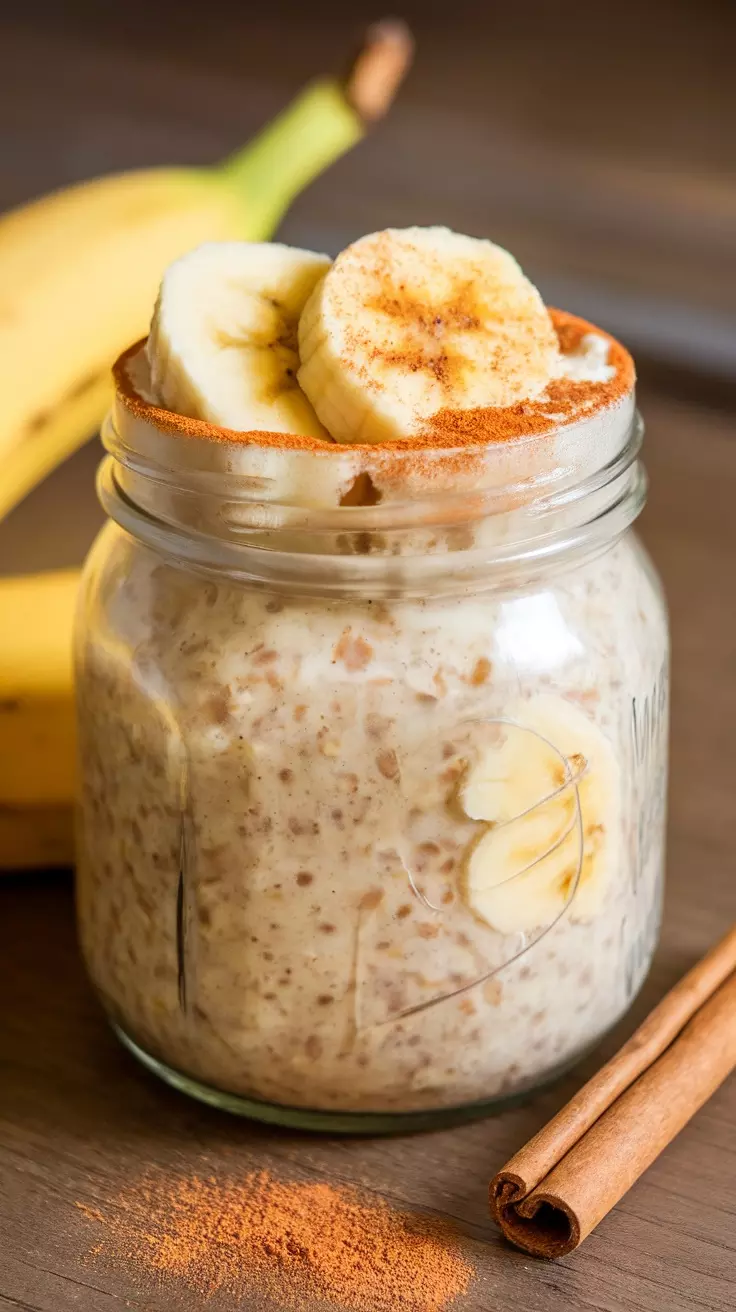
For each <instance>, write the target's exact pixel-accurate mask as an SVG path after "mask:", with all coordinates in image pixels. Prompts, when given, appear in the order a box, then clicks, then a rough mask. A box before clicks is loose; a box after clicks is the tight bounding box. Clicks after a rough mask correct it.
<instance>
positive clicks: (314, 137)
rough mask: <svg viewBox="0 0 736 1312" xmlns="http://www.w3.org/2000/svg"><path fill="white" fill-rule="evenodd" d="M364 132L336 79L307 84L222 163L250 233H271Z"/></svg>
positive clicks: (258, 235)
mask: <svg viewBox="0 0 736 1312" xmlns="http://www.w3.org/2000/svg"><path fill="white" fill-rule="evenodd" d="M364 132H365V127H364V124H363V120H362V119H361V118H360V116H359V115H358V114H357V113H356V111H355V110H354V109H352V107H351V106H350V105H349V104H348V102H347V100H346V98H345V93H344V91H343V89H342V87H341V86H340V84H339V83H338V82H336V81H334V80H324V81H319V82H314V83H312V84H311V85H310V86H308V87H306V88H305V90H304V91H303V92H302V93H301V95H300V96H297V98H296V100H295V101H294V102H293V103H292V104H291V105H288V106H287V108H286V109H285V110H284V111H283V112H282V113H281V114H279V115H278V117H277V118H275V119H274V121H273V122H272V123H269V125H268V127H266V128H264V130H263V131H262V132H260V133H259V135H258V136H257V137H256V138H255V140H254V141H251V142H249V143H248V145H247V146H244V147H243V148H242V150H239V151H237V153H236V154H235V155H232V156H231V157H230V158H229V159H227V160H225V162H224V164H222V165H221V168H222V171H223V173H224V175H225V177H226V179H227V180H228V181H229V182H230V183H231V184H232V185H233V187H235V188H236V189H237V190H238V191H240V192H241V193H242V196H243V200H244V203H245V204H246V206H247V211H248V236H249V237H251V238H255V239H256V240H258V239H259V238H263V237H267V236H270V234H271V233H272V232H273V230H274V228H275V227H276V225H277V224H278V222H279V220H280V218H281V216H282V215H283V214H284V212H285V210H287V209H288V207H289V205H290V204H291V202H292V200H293V199H294V197H295V196H296V195H297V194H298V192H300V191H302V190H303V188H304V187H306V185H307V183H309V182H311V181H312V179H313V178H315V177H316V176H317V174H318V173H320V172H321V171H322V170H323V169H325V168H326V167H327V165H328V164H331V163H332V162H333V161H334V160H336V159H338V158H339V157H340V155H343V154H344V153H345V152H346V151H348V150H350V148H351V146H354V145H355V143H356V142H357V141H359V140H360V138H361V137H362V136H363V134H364Z"/></svg>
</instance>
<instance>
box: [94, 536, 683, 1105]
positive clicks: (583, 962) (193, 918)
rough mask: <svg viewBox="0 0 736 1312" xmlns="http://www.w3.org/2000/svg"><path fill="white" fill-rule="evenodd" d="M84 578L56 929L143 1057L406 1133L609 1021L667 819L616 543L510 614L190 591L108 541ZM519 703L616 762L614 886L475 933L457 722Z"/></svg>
mask: <svg viewBox="0 0 736 1312" xmlns="http://www.w3.org/2000/svg"><path fill="white" fill-rule="evenodd" d="M112 535H114V536H115V538H116V539H119V540H118V541H116V542H115V544H114V546H115V550H114V553H111V543H110V540H109V539H110V537H111V536H112ZM105 557H106V558H107V560H108V561H109V560H110V559H112V558H114V562H115V563H114V570H112V568H111V567H110V566H109V565H108V566H107V567H106V566H105V565H104V564H103V565H102V568H103V570H104V569H107V572H108V573H111V572H112V574H113V578H112V581H111V582H108V583H107V584H105V586H106V587H109V588H110V589H111V590H110V595H109V598H108V603H107V621H106V623H104V624H102V625H101V626H100V627H99V629H98V631H97V632H96V633H94V634H93V635H91V636H90V637H89V638H88V639H87V641H86V642H85V643H84V646H83V649H82V652H81V657H80V658H81V662H82V671H83V673H82V678H83V688H84V695H83V698H82V701H81V749H82V759H83V761H84V790H83V798H82V813H83V828H82V835H83V845H82V855H81V860H80V876H79V903H80V921H81V929H82V939H83V947H84V952H85V956H86V959H87V962H88V966H89V969H90V971H91V974H92V977H93V979H94V981H95V983H96V985H97V987H98V989H99V991H100V993H101V995H102V998H103V999H104V1002H105V1005H106V1007H107V1008H108V1010H109V1012H110V1013H111V1015H112V1016H113V1018H114V1019H115V1020H116V1021H117V1022H118V1023H119V1024H120V1025H121V1026H122V1028H123V1029H124V1030H125V1031H126V1032H127V1033H128V1034H129V1035H130V1036H131V1037H132V1038H133V1039H134V1040H135V1041H136V1042H137V1043H138V1044H139V1045H140V1046H142V1047H143V1048H144V1049H145V1050H147V1051H148V1052H150V1053H152V1054H153V1055H155V1056H157V1057H158V1058H161V1059H163V1061H165V1062H166V1063H168V1064H170V1065H171V1066H173V1067H174V1068H176V1069H178V1070H180V1071H183V1072H186V1073H188V1074H190V1075H193V1076H194V1077H196V1078H199V1079H200V1080H201V1081H203V1082H204V1083H206V1084H208V1085H211V1086H214V1087H216V1088H218V1089H222V1090H226V1091H230V1092H233V1093H238V1094H242V1095H245V1096H247V1097H252V1098H256V1099H265V1100H269V1101H274V1102H277V1103H284V1104H289V1105H293V1106H300V1107H311V1108H319V1109H334V1110H368V1109H370V1110H374V1111H409V1110H414V1109H421V1108H436V1107H445V1106H452V1105H454V1104H461V1103H464V1102H471V1101H473V1100H476V1099H485V1098H493V1097H495V1096H498V1095H503V1094H507V1093H512V1092H515V1091H517V1090H519V1089H523V1088H524V1087H525V1086H527V1085H530V1084H534V1083H536V1082H538V1081H539V1080H540V1079H542V1078H544V1077H545V1076H546V1075H548V1074H551V1073H552V1072H553V1071H554V1070H555V1069H556V1068H558V1067H560V1066H561V1065H563V1064H564V1063H567V1062H570V1061H571V1060H573V1059H574V1058H575V1057H576V1056H577V1055H578V1054H580V1053H581V1052H582V1051H583V1050H584V1049H585V1048H586V1047H587V1046H588V1045H590V1044H591V1043H592V1042H594V1041H595V1039H596V1038H597V1037H598V1036H599V1035H600V1034H601V1033H602V1032H603V1031H605V1029H606V1028H607V1027H608V1026H609V1025H611V1024H613V1022H614V1021H615V1020H616V1019H617V1017H619V1016H620V1015H621V1013H622V1012H623V1011H624V1010H625V1008H626V1007H627V1005H628V1003H629V1002H630V1000H631V998H632V996H633V994H634V993H635V991H636V989H637V988H638V986H639V984H640V982H641V980H642V977H643V974H644V973H645V971H646V968H647V965H648V961H649V957H650V953H651V951H652V948H653V944H654V940H655V938H656V933H657V926H658V917H659V896H660V893H659V889H660V871H661V857H662V828H663V818H664V774H665V762H664V752H665V743H664V732H665V729H664V725H665V714H664V710H665V697H666V688H665V680H666V673H665V672H664V669H663V662H664V661H665V656H666V633H665V618H664V613H663V609H662V604H661V600H660V596H659V592H658V586H657V584H656V582H655V581H654V580H653V578H652V577H651V574H650V571H649V569H648V567H647V565H646V563H645V562H644V561H643V559H642V554H641V553H640V550H639V548H638V546H637V544H636V541H635V539H634V538H633V537H632V536H631V535H629V536H627V537H626V538H625V539H623V540H622V541H620V542H619V543H618V544H617V545H615V546H614V547H612V548H611V549H610V550H609V551H608V552H607V553H606V554H605V555H604V556H603V557H598V558H596V559H594V560H591V561H589V562H588V563H587V564H583V565H581V566H578V567H577V568H574V569H570V570H568V572H566V573H563V574H560V575H559V576H557V577H554V578H550V579H548V580H546V581H544V582H542V583H540V584H539V585H538V587H537V588H536V590H533V591H530V592H527V593H522V594H521V595H513V594H511V595H508V596H505V597H504V596H500V597H499V596H493V597H490V596H488V595H486V596H475V597H471V596H465V597H461V598H460V597H453V598H447V599H443V600H437V601H431V600H427V601H406V602H401V601H388V602H387V601H382V602H376V603H373V604H372V603H370V602H360V603H359V602H355V603H354V602H349V601H336V602H329V601H326V600H324V599H315V600H309V599H307V598H290V597H288V596H287V595H276V594H268V593H263V592H252V591H247V590H245V589H243V588H241V587H238V586H236V585H234V584H232V583H227V582H225V581H219V580H218V581H206V580H205V579H203V578H201V577H197V576H196V575H193V574H191V573H187V572H185V571H184V570H177V569H175V568H174V567H173V566H170V565H165V564H163V563H162V562H161V560H160V559H159V558H158V557H156V556H154V555H153V554H152V553H150V552H149V551H147V550H144V549H142V548H140V547H138V546H132V545H130V544H128V543H125V542H124V541H123V539H122V535H120V534H119V531H118V530H117V529H116V528H108V529H107V530H106V534H105V535H103V540H102V541H101V542H100V543H99V544H98V546H97V548H96V555H95V556H93V560H92V562H91V567H90V574H89V577H90V578H91V579H92V580H94V578H95V573H96V561H97V562H100V561H101V560H102V559H103V558H105ZM121 633H122V634H125V635H126V644H127V645H124V644H122V643H121V642H120V640H119V637H118V635H119V634H121ZM540 694H543V695H545V696H549V695H553V696H554V697H555V698H562V699H565V700H566V701H567V702H568V703H569V704H570V705H571V706H572V707H573V708H574V710H577V711H579V712H580V711H582V712H583V713H584V714H585V715H586V717H588V718H589V719H590V720H591V721H592V722H593V723H594V725H595V726H597V727H598V728H599V729H600V731H602V733H603V734H604V735H605V737H606V738H607V739H608V741H609V742H610V743H611V744H612V746H613V750H614V752H615V756H616V759H617V760H618V762H619V766H620V788H621V793H620V807H619V810H618V812H617V817H618V819H617V823H618V826H619V833H618V841H617V842H616V844H615V848H614V852H615V868H614V869H612V870H610V871H608V872H607V876H606V879H605V883H604V887H603V890H602V892H601V894H600V897H599V899H598V904H597V905H596V906H595V907H594V913H593V914H592V915H589V914H585V915H583V917H582V918H581V917H580V916H579V915H578V914H577V913H576V900H577V899H576V897H573V898H572V901H571V902H569V903H568V904H567V905H566V906H564V905H563V906H562V909H561V914H560V915H559V918H558V919H557V920H556V923H554V924H542V925H541V926H537V927H536V928H534V929H532V930H529V931H524V930H522V931H518V930H517V931H515V932H511V933H500V932H499V931H498V930H496V929H494V928H491V927H490V926H489V925H488V924H487V923H484V922H483V920H482V919H481V918H480V917H479V916H478V915H477V914H475V913H474V911H473V909H472V908H471V907H470V906H469V905H468V903H467V900H466V896H465V891H464V890H465V884H464V868H465V866H466V863H467V858H468V852H469V851H470V850H472V844H473V842H474V841H475V839H476V837H477V833H478V830H479V828H480V829H482V826H479V825H478V824H477V823H476V822H473V821H471V820H469V819H468V817H467V816H466V815H464V814H463V812H462V810H461V809H460V808H459V807H458V806H457V787H458V780H459V779H461V778H462V775H463V771H464V769H465V768H466V766H467V761H468V759H469V757H472V753H473V747H474V743H476V742H477V741H478V740H479V738H482V736H483V733H484V732H485V729H484V727H483V725H480V726H478V725H476V724H474V723H473V722H474V721H478V720H481V721H482V720H485V719H487V718H491V719H492V718H494V717H504V716H505V715H507V714H508V711H509V706H510V705H513V706H514V707H515V708H516V714H517V716H518V718H519V720H520V721H523V710H521V711H520V710H519V709H518V708H519V707H522V708H523V705H524V703H525V702H527V701H528V702H530V703H532V702H533V701H534V699H536V698H538V697H539V695H540ZM468 722H470V724H468ZM180 870H181V872H182V877H181V880H180ZM412 885H413V886H412ZM579 891H580V893H581V894H582V884H581V889H580V890H579ZM581 905H582V906H583V908H584V909H585V903H584V901H583V900H582V897H581ZM555 914H557V912H556V913H555ZM522 919H523V917H522ZM548 919H549V917H548ZM535 939H536V940H537V941H535Z"/></svg>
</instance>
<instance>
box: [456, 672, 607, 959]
mask: <svg viewBox="0 0 736 1312" xmlns="http://www.w3.org/2000/svg"><path fill="white" fill-rule="evenodd" d="M458 800H459V803H460V806H461V808H462V810H463V811H464V813H465V814H466V815H467V816H468V818H469V819H471V820H477V821H480V822H482V824H483V826H484V828H483V829H482V831H481V834H480V836H479V837H478V838H477V839H476V840H475V842H474V843H473V845H472V847H471V850H470V853H469V855H468V859H467V861H466V868H465V882H464V894H465V899H466V901H467V903H468V905H469V906H470V908H471V910H472V911H473V912H474V913H475V915H476V916H478V917H479V919H480V920H482V921H483V922H485V924H488V925H490V926H491V927H492V928H493V929H496V930H498V931H499V933H502V934H515V933H519V932H533V931H535V930H543V929H546V928H548V927H549V926H551V925H552V924H553V923H554V921H555V920H557V919H558V917H559V916H561V915H562V913H563V912H564V911H565V910H566V908H567V907H568V905H569V907H570V914H571V916H572V917H573V919H575V920H589V919H592V917H594V916H595V915H596V913H597V912H598V910H599V909H600V907H601V905H602V903H603V900H604V898H605V896H606V892H607V889H608V888H609V885H610V876H611V874H612V872H614V871H615V869H616V861H617V855H618V844H619V833H620V781H619V771H618V766H617V762H616V756H615V752H614V750H613V746H612V744H611V743H610V742H609V741H608V739H607V738H606V737H604V735H603V734H602V732H601V730H600V729H599V728H598V727H597V726H596V725H594V724H593V723H592V722H591V721H590V720H589V719H588V718H587V717H586V716H585V715H583V714H582V712H581V711H579V710H578V709H577V708H576V707H574V706H572V705H571V704H570V703H569V702H566V701H564V700H563V699H562V698H560V697H554V696H552V695H550V694H544V695H539V696H537V697H535V698H532V699H531V700H530V701H527V702H523V703H521V704H520V705H519V706H518V707H516V708H513V707H512V708H511V713H510V715H509V718H508V720H506V721H503V722H501V723H500V724H499V725H498V735H497V738H496V740H495V741H494V742H492V743H491V744H490V745H488V746H486V748H485V749H484V751H483V752H482V754H481V755H480V759H479V760H477V761H476V762H474V763H473V764H472V766H471V767H470V768H469V769H468V771H467V774H466V775H465V778H464V779H463V781H462V783H461V787H460V790H459V794H458Z"/></svg>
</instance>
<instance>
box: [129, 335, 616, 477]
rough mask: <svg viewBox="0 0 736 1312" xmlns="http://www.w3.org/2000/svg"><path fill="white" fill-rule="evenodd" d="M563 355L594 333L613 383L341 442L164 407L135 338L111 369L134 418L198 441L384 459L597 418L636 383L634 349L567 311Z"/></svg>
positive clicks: (559, 387) (551, 391)
mask: <svg viewBox="0 0 736 1312" xmlns="http://www.w3.org/2000/svg"><path fill="white" fill-rule="evenodd" d="M549 314H550V318H551V320H552V324H553V327H554V329H555V331H556V333H557V337H558V340H559V343H560V349H561V351H562V353H563V355H567V354H570V353H571V352H573V351H575V350H576V349H577V347H578V346H579V344H580V342H581V341H582V339H583V337H585V336H586V335H587V334H588V333H596V334H597V335H598V336H599V337H602V338H603V339H604V341H606V342H607V343H608V362H609V364H610V365H611V366H612V367H613V369H614V374H613V377H612V378H611V379H610V381H609V382H607V383H591V382H579V381H575V380H573V379H565V378H561V379H556V380H553V381H552V382H550V383H549V384H548V386H547V388H546V389H545V392H544V393H543V395H542V397H540V398H538V399H537V400H533V401H521V402H518V403H517V404H516V405H511V406H487V407H482V408H480V409H475V410H440V411H439V412H438V413H437V414H436V415H433V416H432V417H431V418H430V419H429V420H428V422H427V424H426V425H425V428H424V431H423V432H421V433H419V434H416V435H415V436H413V437H406V438H400V439H397V440H396V441H393V442H381V443H379V444H377V445H373V444H370V443H340V442H328V441H324V440H323V439H321V438H317V437H310V436H306V435H304V434H300V433H271V432H263V431H261V430H253V431H249V432H240V431H237V430H235V429H230V428H219V427H218V426H217V425H216V424H211V423H208V422H207V421H205V420H203V419H190V418H188V417H187V416H186V415H177V414H174V413H173V412H172V411H170V410H164V409H163V408H162V407H161V406H156V405H153V404H152V403H151V402H148V401H145V400H143V398H142V397H141V396H140V395H139V394H138V392H137V391H136V390H135V388H134V387H133V385H132V383H131V381H130V378H129V375H128V363H129V361H130V360H131V358H132V357H133V356H135V355H136V354H137V353H138V352H139V351H140V350H141V348H142V346H143V345H144V341H143V340H142V341H139V342H136V343H134V345H133V346H131V347H129V349H128V350H127V351H124V352H123V354H122V355H121V356H120V357H119V359H118V360H117V361H116V363H115V366H114V368H113V375H114V379H115V386H116V391H117V397H118V401H119V403H120V404H121V405H122V406H123V407H124V409H125V410H127V411H128V412H129V413H130V414H131V415H133V417H134V418H136V419H142V420H145V421H147V422H148V423H151V424H153V425H154V426H155V427H156V428H158V429H159V430H160V431H162V432H164V433H168V434H170V435H172V436H180V437H188V438H196V439H198V440H200V441H208V442H221V443H228V444H232V445H236V446H261V447H271V448H274V447H275V448H277V449H279V450H285V451H316V452H320V453H321V454H324V455H329V454H333V453H337V454H343V455H344V454H345V453H346V452H351V451H352V452H362V453H363V454H364V455H365V454H369V455H370V456H372V457H373V458H376V457H378V458H380V457H381V456H383V455H388V454H389V453H391V452H407V453H409V452H419V451H432V450H441V449H445V450H446V449H453V448H455V449H457V448H462V447H470V446H474V447H478V446H484V445H488V444H491V443H498V442H507V441H512V440H514V439H518V438H523V437H533V436H538V435H541V434H544V433H546V432H549V431H551V430H553V429H557V428H560V427H563V426H564V425H565V424H571V423H575V422H576V421H579V420H582V419H588V418H590V416H591V415H593V414H595V413H596V412H598V411H600V410H604V409H606V408H607V407H609V406H612V405H614V404H615V403H616V402H617V401H620V400H623V398H624V397H625V396H626V395H627V394H628V393H629V392H630V391H631V389H632V387H633V385H634V381H635V371H634V362H633V360H632V358H631V356H630V355H629V352H628V351H627V350H626V348H625V347H624V346H622V345H621V343H620V342H618V341H616V339H615V337H611V336H610V334H609V333H606V332H604V331H603V330H602V329H600V328H597V327H596V326H595V325H594V324H591V323H588V322H587V320H585V319H580V318H578V316H577V315H573V314H568V313H567V312H566V311H564V310H556V309H550V310H549Z"/></svg>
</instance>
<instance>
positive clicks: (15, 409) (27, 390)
mask: <svg viewBox="0 0 736 1312" xmlns="http://www.w3.org/2000/svg"><path fill="white" fill-rule="evenodd" d="M410 56H411V41H410V38H409V36H408V33H407V32H406V31H405V29H403V27H402V25H400V24H379V25H377V26H376V27H375V28H374V29H371V30H370V31H369V33H368V37H367V40H366V43H365V45H364V47H363V49H362V50H361V52H360V54H359V56H358V59H357V60H356V62H355V64H354V65H353V68H352V70H351V74H350V76H349V78H348V80H347V82H346V83H345V84H344V85H343V84H342V83H340V82H338V81H333V80H323V81H318V82H316V83H314V84H313V85H311V86H310V87H308V88H307V89H306V90H305V91H304V92H303V93H302V94H301V96H299V97H298V98H297V100H296V101H295V102H294V103H293V104H292V105H291V106H289V107H288V108H287V109H286V110H285V111H284V112H283V113H282V114H281V115H280V116H279V117H278V118H277V119H276V120H275V121H274V122H273V123H272V124H270V125H269V126H268V127H267V128H266V129H265V131H263V132H262V133H261V134H260V135H259V136H258V137H257V138H256V140H255V141H253V142H251V143H250V144H249V145H247V146H246V147H245V148H244V149H243V150H241V151H239V152H238V153H237V154H236V155H234V156H233V157H232V158H231V159H229V160H226V161H225V162H224V163H221V164H219V165H217V166H216V167H213V168H203V169H182V168H177V169H174V168H163V169H152V170H144V171H140V172H134V173H128V174H123V175H119V176H116V177H110V178H103V179H100V180H97V181H93V182H87V183H82V184H80V185H78V186H75V187H70V188H68V189H66V190H64V191H60V192H57V193H55V194H54V195H51V196H48V197H45V198H43V199H41V200H38V201H36V202H34V203H32V204H30V205H26V206H23V207H21V208H20V209H18V210H15V211H14V212H12V213H10V214H7V215H6V216H4V217H3V218H1V219H0V285H1V286H2V289H3V313H2V315H0V518H2V517H3V516H4V515H6V514H7V513H8V512H9V511H10V510H11V509H12V508H13V507H14V506H15V505H16V504H17V503H18V502H19V501H20V500H21V499H22V498H23V496H25V494H26V493H27V492H28V491H29V490H30V489H31V488H32V487H34V486H35V485H36V484H37V483H39V482H40V481H41V480H42V479H43V478H44V477H45V476H46V474H48V473H49V472H50V471H51V470H52V469H53V468H54V467H55V466H56V465H58V464H60V463H61V462H62V461H63V460H64V459H65V458H66V457H67V456H68V455H70V454H71V453H72V452H73V451H74V450H75V449H76V448H77V447H78V446H80V445H82V443H84V442H85V441H87V439H88V438H90V437H91V436H92V435H93V434H94V433H95V432H96V431H97V429H98V427H99V424H100V421H101V419H102V417H103V416H104V413H105V411H106V409H107V406H108V405H109V401H110V396H111V382H110V365H111V363H112V361H113V360H114V359H115V358H116V356H117V355H118V354H119V353H120V351H121V350H123V349H124V348H125V347H126V346H127V345H128V344H129V343H130V342H131V341H134V340H135V339H136V338H138V337H141V336H143V335H144V334H145V332H146V330H147V327H148V322H149V319H150V315H151V307H152V305H153V303H154V299H155V296H156V291H157V289H158V285H159V282H160V280H161V277H162V275H163V272H164V269H165V268H166V267H167V265H169V264H170V263H171V261H172V260H174V259H176V258H177V257H178V256H180V255H182V254H183V253H184V252H185V251H187V250H189V249H191V248H192V247H193V246H196V245H198V244H199V243H201V242H203V241H208V240H227V239H229V238H241V239H242V238H246V239H250V240H260V239H262V238H263V237H267V236H268V235H270V233H271V231H272V229H273V228H274V227H275V225H276V223H277V222H278V221H279V219H280V218H281V215H282V214H283V212H284V211H285V210H286V208H287V207H288V205H289V204H290V202H291V200H292V199H293V197H294V196H295V195H296V194H297V193H298V192H299V191H300V190H301V189H302V188H303V187H305V186H306V185H307V183H308V182H309V181H311V179H312V178H313V177H315V176H316V175H317V174H318V173H319V172H320V171H321V170H322V169H324V168H325V167H327V165H328V164H330V163H331V162H332V161H333V160H335V159H336V158H338V156H340V155H341V154H343V153H344V152H345V151H347V150H349V149H350V147H351V146H353V145H354V144H355V143H356V142H357V141H358V140H359V139H360V138H361V136H362V135H363V133H364V131H365V129H366V126H367V125H369V124H370V123H371V122H372V121H374V120H375V119H376V118H379V117H380V116H381V115H382V114H383V113H384V112H385V110H386V109H387V108H388V105H389V104H390V102H391V99H392V97H393V93H394V91H395V89H396V87H397V86H398V84H399V82H400V81H401V78H402V76H403V73H404V71H405V69H406V66H407V64H408V62H409V59H410ZM77 580H78V573H77V572H76V571H69V572H64V573H60V574H49V575H38V576H35V577H32V578H22V579H9V580H8V579H0V869H3V868H6V869H7V868H16V867H19V866H34V865H38V866H41V865H53V864H67V863H70V862H71V861H72V859H73V847H72V820H71V816H72V810H71V808H72V803H73V797H74V745H73V744H74V731H73V695H72V673H71V656H70V650H71V648H70V644H71V628H72V619H73V611H74V600H75V595H76V588H77Z"/></svg>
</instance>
